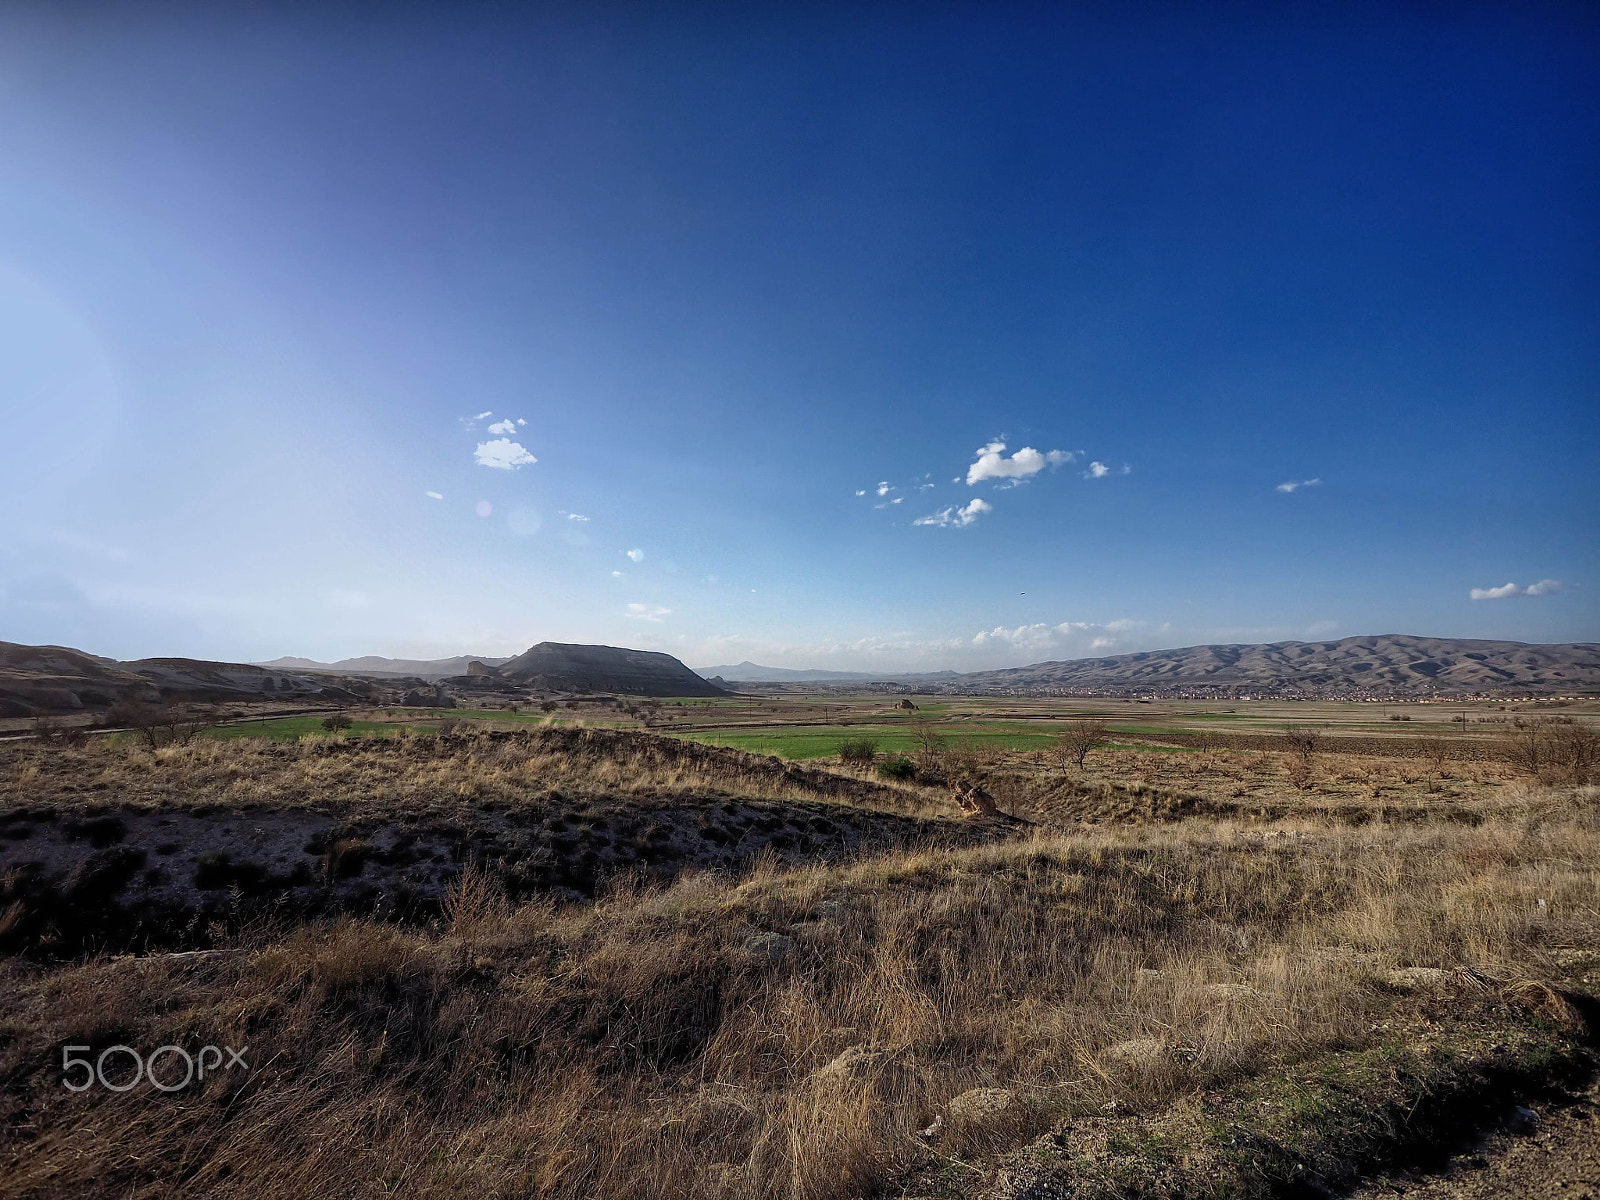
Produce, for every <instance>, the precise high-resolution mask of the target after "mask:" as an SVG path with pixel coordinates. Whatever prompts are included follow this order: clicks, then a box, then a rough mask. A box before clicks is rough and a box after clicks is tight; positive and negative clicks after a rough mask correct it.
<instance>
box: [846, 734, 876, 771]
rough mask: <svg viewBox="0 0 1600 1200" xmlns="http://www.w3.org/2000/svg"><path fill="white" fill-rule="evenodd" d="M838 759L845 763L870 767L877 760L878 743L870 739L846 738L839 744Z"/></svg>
mask: <svg viewBox="0 0 1600 1200" xmlns="http://www.w3.org/2000/svg"><path fill="white" fill-rule="evenodd" d="M839 757H840V758H841V759H842V760H843V761H845V762H847V763H854V764H856V765H858V766H863V767H870V766H871V765H872V764H873V763H874V762H876V761H877V759H878V743H877V742H875V741H873V740H872V739H871V738H846V739H845V740H844V741H843V742H841V743H840V744H839Z"/></svg>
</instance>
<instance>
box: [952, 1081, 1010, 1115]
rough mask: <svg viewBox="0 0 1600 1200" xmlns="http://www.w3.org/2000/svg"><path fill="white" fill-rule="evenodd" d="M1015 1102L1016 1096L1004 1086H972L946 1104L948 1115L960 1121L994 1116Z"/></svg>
mask: <svg viewBox="0 0 1600 1200" xmlns="http://www.w3.org/2000/svg"><path fill="white" fill-rule="evenodd" d="M1015 1103H1016V1096H1015V1095H1014V1094H1013V1093H1011V1092H1010V1091H1008V1090H1007V1089H1005V1088H973V1089H972V1090H971V1091H967V1092H962V1093H961V1094H960V1095H959V1096H957V1097H956V1098H955V1099H953V1100H951V1101H950V1103H949V1104H948V1105H947V1106H946V1107H948V1108H949V1110H950V1115H951V1116H952V1117H953V1118H955V1119H957V1120H961V1121H981V1120H984V1119H985V1118H988V1117H996V1116H999V1115H1000V1114H1001V1113H1003V1112H1005V1111H1007V1110H1008V1109H1009V1108H1010V1107H1011V1106H1012V1105H1013V1104H1015Z"/></svg>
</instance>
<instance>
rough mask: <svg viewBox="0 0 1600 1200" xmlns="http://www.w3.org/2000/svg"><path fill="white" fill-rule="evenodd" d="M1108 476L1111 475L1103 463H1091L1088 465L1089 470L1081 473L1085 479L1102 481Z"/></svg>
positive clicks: (1109, 469) (1108, 468)
mask: <svg viewBox="0 0 1600 1200" xmlns="http://www.w3.org/2000/svg"><path fill="white" fill-rule="evenodd" d="M1109 474H1111V468H1110V467H1108V466H1106V465H1105V463H1103V462H1092V463H1090V464H1089V469H1088V470H1087V471H1085V472H1084V473H1083V477H1084V478H1085V479H1104V478H1105V477H1106V476H1107V475H1109Z"/></svg>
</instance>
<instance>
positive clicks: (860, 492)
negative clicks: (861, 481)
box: [856, 488, 867, 496]
mask: <svg viewBox="0 0 1600 1200" xmlns="http://www.w3.org/2000/svg"><path fill="white" fill-rule="evenodd" d="M866 494H867V489H866V488H857V489H856V495H858V496H865V495H866Z"/></svg>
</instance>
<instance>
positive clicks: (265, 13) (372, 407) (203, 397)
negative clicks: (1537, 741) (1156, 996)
mask: <svg viewBox="0 0 1600 1200" xmlns="http://www.w3.org/2000/svg"><path fill="white" fill-rule="evenodd" d="M312 8H315V9H316V11H315V12H313V11H311V9H312ZM1291 8H1292V9H1293V11H1292V12H1291V11H1289V10H1290V9H1291ZM1597 59H1600V19H1597V18H1596V17H1595V16H1594V15H1593V10H1592V9H1586V7H1585V6H1572V7H1557V6H1543V7H1541V6H1526V5H1517V6H1510V5H1507V6H1497V5H1489V4H1484V5H1472V6H1453V5H1439V6H1432V5H1427V6H1423V5H1418V6H1402V5H1373V6H1362V5H1350V4H1341V5H1330V6H1317V5H1296V6H1253V5H1248V4H1245V5H1237V4H1229V5H1218V6H1214V7H1211V6H1204V5H1171V6H1169V5H1159V4H1150V5H1131V4H1130V5H1104V6H1099V5H1084V6H1076V7H1074V8H1073V9H1072V10H1070V11H1068V10H1066V9H1064V8H1063V9H1049V8H1045V7H1034V6H1022V5H1016V6H1006V5H998V6H997V5H972V6H931V5H930V6H881V7H872V8H868V9H866V10H863V9H862V8H861V7H860V6H838V7H828V6H812V7H801V6H771V7H764V6H760V5H749V6H739V7H738V8H733V7H723V6H688V5H685V6H673V7H671V8H668V7H656V8H651V7H648V6H633V5H626V6H624V5H618V6H615V7H611V8H606V7H603V6H600V5H585V6H570V7H547V8H538V7H534V8H531V9H529V10H528V11H526V12H521V13H509V12H508V11H507V9H506V7H505V6H493V7H482V8H475V7H473V6H470V5H467V6H438V7H437V8H435V9H431V10H430V9H427V8H421V7H412V8H407V7H404V6H381V7H380V6H373V7H370V8H351V9H348V10H344V11H335V10H334V8H333V6H293V7H290V6H285V7H281V8H278V9H273V8H270V7H254V8H252V7H248V6H238V7H232V6H229V7H226V8H223V9H219V8H216V7H215V6H201V5H194V6H179V5H165V6H157V5H149V6H144V5H141V6H128V5H122V6H116V7H107V8H95V7H93V6H85V5H69V6H55V7H53V8H47V7H46V6H42V5H37V6H27V5H19V6H11V7H8V8H7V9H6V10H4V11H3V12H0V475H3V477H4V478H5V480H6V481H7V483H8V486H7V487H6V489H5V502H4V504H3V506H0V637H3V638H5V639H7V640H13V641H24V642H55V643H61V644H68V645H75V646H80V647H82V648H84V649H87V650H90V651H93V652H96V653H102V654H108V655H112V656H115V657H119V658H130V657H136V656H141V655H155V654H185V655H194V656H203V657H214V658H225V659H260V658H268V657H274V656H276V655H279V654H303V655H309V656H312V657H318V658H337V657H341V656H345V655H355V654H365V653H385V654H397V655H401V654H403V655H416V654H423V655H435V654H437V655H445V654H454V653H461V652H473V653H483V654H493V653H513V652H516V651H518V650H521V649H523V648H525V647H526V646H528V645H530V644H532V643H533V642H536V641H540V640H545V639H549V640H555V641H573V642H608V643H613V644H624V645H633V646H642V647H649V648H656V649H664V650H667V651H670V652H672V653H674V654H677V655H679V656H680V657H682V658H684V659H685V660H687V661H689V662H690V663H692V664H693V665H697V666H698V665H709V664H713V663H723V662H737V661H739V660H741V659H744V658H750V659H754V660H755V661H758V662H763V663H768V664H772V665H780V666H818V667H833V668H860V669H884V670H889V669H900V670H920V669H941V668H945V667H955V668H958V669H976V668H983V667H991V666H1006V665H1016V664H1021V663H1026V662H1031V661H1038V660H1041V659H1046V658H1063V657H1076V656H1080V655H1085V654H1099V653H1114V652H1119V651H1126V650H1134V649H1146V648H1155V647H1161V646H1176V645H1189V644H1196V643H1201V642H1215V641H1246V642H1253V641H1275V640H1285V639H1291V638H1302V639H1325V638H1333V637H1342V636H1348V635H1352V634H1362V633H1383V632H1405V633H1420V634H1431V635H1440V636H1465V637H1494V638H1513V639H1518V640H1524V641H1569V640H1595V639H1600V619H1597V617H1600V602H1597V595H1600V549H1597V548H1600V539H1597V538H1596V536H1595V532H1594V531H1595V530H1596V529H1597V528H1600V519H1597V518H1600V511H1597V510H1600V504H1597V485H1596V478H1597V477H1600V470H1597V461H1596V459H1597V454H1596V434H1597V432H1600V415H1597V414H1600V405H1597V390H1600V389H1597V383H1600V372H1597V367H1600V362H1597V347H1600V338H1597V336H1596V334H1597V332H1600V321H1597V317H1600V288H1597V284H1600V271H1597V267H1600V252H1597V246H1600V242H1597V239H1596V232H1597V230H1596V220H1595V214H1596V213H1597V212H1600V141H1597V134H1600V85H1597V83H1596V80H1597V78H1600V75H1597V71H1596V68H1597V66H1600V63H1597ZM508 421H509V422H510V424H509V425H507V424H505V422H508ZM1002 447H1003V448H1002ZM1288 485H1295V486H1293V487H1290V486H1288ZM1508 584H1509V585H1511V588H1510V589H1509V590H1508V589H1507V585H1508ZM1474 593H1476V597H1475V595H1474Z"/></svg>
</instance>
